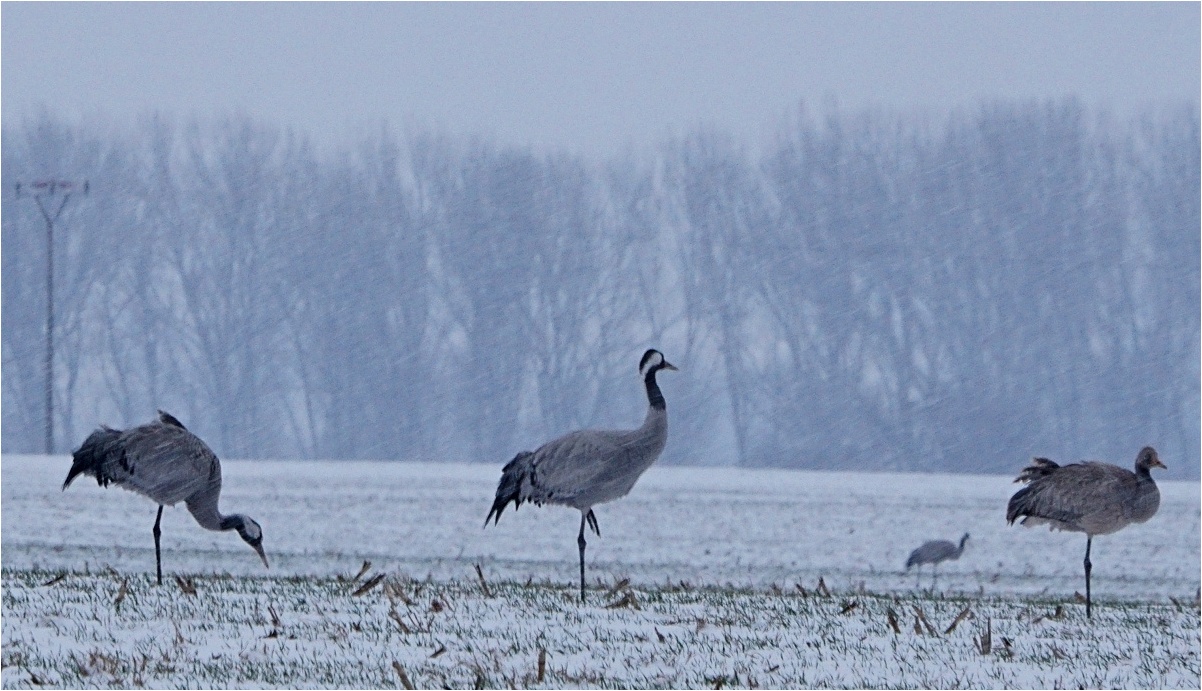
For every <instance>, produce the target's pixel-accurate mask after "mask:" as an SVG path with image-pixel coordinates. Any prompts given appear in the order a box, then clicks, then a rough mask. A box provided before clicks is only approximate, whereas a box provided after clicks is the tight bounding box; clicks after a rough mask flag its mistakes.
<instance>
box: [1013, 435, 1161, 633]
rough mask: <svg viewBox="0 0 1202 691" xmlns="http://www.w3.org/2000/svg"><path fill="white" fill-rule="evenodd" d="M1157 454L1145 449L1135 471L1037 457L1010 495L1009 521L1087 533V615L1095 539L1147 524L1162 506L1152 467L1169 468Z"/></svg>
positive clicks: (1098, 464) (1150, 448) (1087, 613)
mask: <svg viewBox="0 0 1202 691" xmlns="http://www.w3.org/2000/svg"><path fill="white" fill-rule="evenodd" d="M1164 467H1165V465H1164V464H1163V463H1161V462H1160V457H1159V456H1157V454H1156V450H1155V449H1153V448H1152V447H1150V446H1145V447H1144V448H1143V449H1142V450H1141V451H1140V452H1139V456H1137V457H1136V459H1135V472H1132V471H1130V470H1127V469H1125V468H1120V467H1118V466H1116V465H1110V464H1109V463H1097V462H1092V461H1091V462H1083V463H1072V464H1070V465H1066V466H1061V465H1058V464H1056V463H1054V462H1052V461H1050V460H1048V459H1046V458H1036V459H1034V460H1033V461H1032V462H1031V465H1029V466H1027V467H1026V468H1024V469H1023V471H1022V472H1021V473H1020V474H1019V476H1018V478H1016V479H1015V482H1025V483H1027V486H1026V487H1024V488H1022V489H1020V490H1019V491H1017V492H1015V493H1014V496H1012V497H1010V503H1009V504H1008V505H1007V507H1006V522H1007V523H1010V524H1013V523H1014V521H1015V520H1017V519H1019V518H1022V525H1025V526H1028V527H1034V526H1038V525H1047V526H1048V527H1049V529H1051V530H1068V531H1073V532H1079V533H1085V535H1086V540H1085V612H1086V615H1087V616H1092V606H1091V602H1090V583H1089V581H1090V572H1091V571H1092V564H1091V563H1090V561H1089V552H1090V548H1091V547H1092V545H1093V538H1094V536H1095V535H1109V534H1110V533H1114V532H1117V531H1119V530H1122V529H1123V528H1125V527H1127V526H1128V525H1131V524H1132V523H1143V522H1144V521H1147V520H1148V519H1150V518H1151V517H1152V516H1154V515H1156V511H1157V510H1158V509H1159V508H1160V490H1159V489H1158V488H1157V487H1156V482H1155V481H1154V480H1153V479H1152V474H1151V472H1150V471H1151V469H1152V468H1164Z"/></svg>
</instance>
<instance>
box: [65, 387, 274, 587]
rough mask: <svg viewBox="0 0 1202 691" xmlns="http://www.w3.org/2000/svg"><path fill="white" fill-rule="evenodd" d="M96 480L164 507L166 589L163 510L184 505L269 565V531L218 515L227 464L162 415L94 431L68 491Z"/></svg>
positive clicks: (158, 557) (78, 456) (77, 457)
mask: <svg viewBox="0 0 1202 691" xmlns="http://www.w3.org/2000/svg"><path fill="white" fill-rule="evenodd" d="M81 474H83V475H91V476H92V477H95V478H96V484H98V485H100V486H101V487H107V486H108V485H109V483H110V482H112V483H116V484H117V485H118V486H120V487H122V488H124V489H128V490H131V491H134V492H137V493H138V494H141V495H143V496H146V497H149V498H150V499H152V500H153V501H155V502H157V503H158V505H159V514H158V516H157V517H156V518H155V519H154V530H153V531H152V532H153V533H154V561H155V568H156V571H157V573H158V582H159V585H162V584H163V559H162V553H161V551H160V548H159V535H160V534H162V531H160V530H159V523H160V522H161V521H162V520H163V506H165V505H168V504H175V503H177V502H181V501H182V502H184V503H186V504H187V506H188V511H190V512H191V513H192V516H193V517H194V518H195V519H196V522H197V523H199V524H200V525H201V526H202V527H204V528H207V529H209V530H237V531H238V535H240V536H241V537H242V539H243V540H245V541H246V544H248V545H250V546H251V547H253V548H254V550H255V551H256V552H258V554H259V558H261V559H262V560H263V566H267V565H268V564H267V555H266V554H264V553H263V530H262V528H260V527H259V524H258V523H256V522H255V521H254V519H252V518H250V517H249V516H244V515H242V514H233V515H232V516H223V515H222V514H221V512H219V511H218V510H217V499H218V497H219V495H220V494H221V461H219V460H217V456H216V455H215V454H214V453H213V452H212V451H211V450H210V449H209V447H208V445H206V444H205V443H204V442H203V441H201V440H200V438H199V437H197V436H196V435H194V434H192V433H191V432H189V431H188V430H187V429H186V428H185V427H184V426H183V424H181V423H180V421H179V420H177V419H175V418H174V417H173V416H171V415H169V414H167V413H165V412H163V411H161V410H160V411H159V419H158V420H157V421H155V422H151V423H148V424H145V425H141V426H139V427H134V428H133V429H130V430H125V431H122V430H119V429H112V428H110V427H108V426H101V427H100V429H98V430H96V431H95V432H92V434H91V435H90V436H88V438H87V439H86V440H85V441H84V443H83V445H82V446H80V447H79V450H78V451H76V452H75V454H74V456H73V457H72V459H71V470H70V472H68V473H67V479H66V481H65V482H63V489H64V490H66V489H67V485H70V484H71V481H72V480H74V479H75V477H76V476H77V475H81Z"/></svg>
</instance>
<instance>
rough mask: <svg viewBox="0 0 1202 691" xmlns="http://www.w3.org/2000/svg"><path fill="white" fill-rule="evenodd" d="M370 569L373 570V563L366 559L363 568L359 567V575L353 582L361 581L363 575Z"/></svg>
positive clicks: (356, 575)
mask: <svg viewBox="0 0 1202 691" xmlns="http://www.w3.org/2000/svg"><path fill="white" fill-rule="evenodd" d="M370 568H371V562H370V561H368V560H366V559H364V560H363V566H361V567H359V573H357V574H355V576H354V578H352V579H351V582H352V583H354V582H355V581H357V580H359V579H360V578H363V574H365V573H367V570H368V569H370Z"/></svg>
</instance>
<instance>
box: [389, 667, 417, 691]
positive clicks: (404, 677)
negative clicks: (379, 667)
mask: <svg viewBox="0 0 1202 691" xmlns="http://www.w3.org/2000/svg"><path fill="white" fill-rule="evenodd" d="M392 668H393V669H395V670H396V675H397V676H398V677H400V678H401V686H404V687H405V688H406V689H408V690H409V691H413V688H414V686H413V682H412V681H409V675H408V674H405V668H404V667H402V666H401V663H399V662H397V661H396V660H393V661H392Z"/></svg>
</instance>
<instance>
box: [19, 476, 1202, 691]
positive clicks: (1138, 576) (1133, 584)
mask: <svg viewBox="0 0 1202 691" xmlns="http://www.w3.org/2000/svg"><path fill="white" fill-rule="evenodd" d="M69 466H70V460H69V458H66V457H49V458H47V457H41V456H15V455H6V456H4V457H3V458H2V460H0V482H2V486H0V492H2V494H0V513H2V524H0V529H2V540H0V548H2V553H0V555H2V556H0V561H2V565H3V567H4V570H5V572H4V579H3V586H4V611H3V614H4V620H3V639H4V649H5V653H4V668H3V685H4V686H5V687H11V686H26V685H30V684H33V683H35V680H34V676H35V675H39V676H38V677H37V678H38V680H41V681H46V682H48V683H51V684H57V685H69V686H77V685H87V686H120V685H126V684H133V683H144V684H147V685H151V686H154V685H163V686H181V685H190V686H256V685H269V686H379V685H396V684H398V683H399V682H398V679H399V677H398V676H397V675H396V672H395V670H393V669H392V667H391V666H390V664H389V663H390V662H391V660H393V659H395V660H397V661H398V662H400V663H401V665H402V667H403V668H404V669H406V670H407V671H408V673H409V675H410V677H412V681H413V682H414V683H415V684H416V685H418V686H422V685H444V684H446V685H451V686H463V685H472V684H474V683H477V682H481V683H485V684H488V685H492V686H508V685H510V684H511V683H513V684H516V685H520V686H527V685H545V686H550V687H555V686H565V685H566V686H579V685H586V686H592V685H600V686H648V685H649V686H699V685H713V684H714V683H716V682H717V681H719V680H721V678H723V677H724V678H725V681H724V682H723V683H725V684H727V685H737V686H747V685H757V684H758V685H761V686H974V687H981V686H1077V685H1082V684H1083V685H1087V686H1166V687H1193V688H1197V687H1198V685H1199V672H1198V659H1199V638H1198V626H1199V619H1198V613H1197V609H1196V605H1194V604H1193V603H1194V602H1195V596H1196V594H1197V592H1198V588H1199V580H1200V579H1199V568H1200V563H1202V562H1200V557H1199V543H1200V538H1199V516H1200V514H1202V502H1200V499H1199V486H1198V484H1197V483H1161V491H1162V497H1163V499H1162V504H1161V509H1160V512H1159V513H1158V514H1157V515H1156V516H1155V517H1154V518H1153V519H1152V520H1151V521H1149V522H1148V523H1147V524H1144V525H1140V526H1133V527H1131V528H1128V529H1127V530H1125V531H1123V532H1120V533H1118V534H1116V535H1112V536H1105V537H1101V538H1098V539H1097V540H1096V541H1095V544H1094V548H1093V554H1092V559H1093V562H1094V573H1093V593H1094V598H1095V605H1096V609H1095V619H1094V621H1093V622H1092V623H1090V624H1086V622H1085V621H1084V619H1083V613H1082V612H1081V607H1080V606H1079V605H1076V604H1073V603H1072V599H1073V598H1072V596H1073V593H1074V591H1082V592H1083V590H1084V584H1083V575H1082V567H1081V561H1082V558H1083V556H1084V546H1085V545H1084V543H1085V540H1084V537H1083V536H1080V535H1074V534H1065V533H1050V532H1048V531H1046V530H1045V529H1034V530H1032V529H1026V528H1020V527H1017V526H1007V525H1006V523H1005V518H1004V514H1005V504H1006V500H1007V498H1008V497H1009V495H1010V494H1011V493H1012V492H1013V491H1015V490H1016V489H1017V487H1018V486H1017V485H1014V484H1011V483H1010V478H1004V477H990V476H926V475H893V474H888V475H887V474H853V473H801V472H786V471H746V470H737V469H696V468H653V469H652V470H650V471H649V472H648V473H647V475H646V476H645V477H644V478H643V479H642V480H641V481H640V482H639V484H638V485H637V486H636V487H635V489H634V491H633V492H632V493H631V495H630V496H628V497H626V498H624V499H621V500H619V501H617V502H614V503H612V504H609V505H605V506H602V507H600V508H598V510H597V514H598V519H599V522H600V525H601V532H602V537H599V538H598V537H594V536H592V535H591V534H590V536H589V548H588V566H589V575H590V583H594V584H596V583H598V582H604V583H613V582H615V581H617V580H618V579H621V578H629V579H631V582H632V585H633V586H634V588H635V590H634V591H632V595H633V596H634V597H635V599H636V601H638V602H639V603H640V604H641V605H642V609H638V610H636V609H632V608H629V607H623V608H619V609H605V608H604V607H602V606H601V604H603V603H608V602H613V601H616V600H620V599H621V597H622V596H623V594H622V593H615V594H614V595H612V596H610V597H608V598H607V597H605V595H604V593H601V592H597V593H596V594H595V596H594V602H593V603H591V606H589V607H587V608H580V607H579V606H578V605H576V604H575V603H574V601H573V599H572V593H573V590H572V588H571V587H570V586H571V585H572V584H573V583H574V581H575V579H576V578H577V572H576V568H577V567H576V542H575V536H576V530H577V528H578V525H579V514H578V513H577V512H575V511H572V510H568V509H563V508H557V507H542V508H538V507H532V506H525V505H524V506H523V507H522V508H521V509H520V510H519V511H517V512H516V513H514V512H513V511H512V507H511V508H510V509H509V510H508V511H506V513H505V515H504V517H503V518H502V519H501V523H500V525H499V526H495V527H493V526H490V527H489V528H488V529H487V530H485V529H483V528H482V527H481V525H482V523H483V520H484V516H485V514H487V512H488V508H489V506H490V505H491V501H492V496H493V492H494V490H495V486H496V481H497V479H498V478H499V475H500V468H499V464H498V467H488V466H468V465H432V464H403V463H367V462H329V463H318V462H304V461H279V462H236V461H228V462H225V463H224V464H223V468H224V476H225V491H224V492H223V501H222V509H223V510H224V511H227V512H243V513H247V514H249V515H251V516H253V517H254V518H255V519H257V520H258V521H259V522H260V523H261V524H262V526H263V530H264V535H265V537H264V546H265V548H266V550H267V553H268V556H269V558H270V559H271V560H272V568H271V569H270V571H267V570H265V569H263V567H262V564H261V562H259V560H258V559H257V557H256V556H255V554H254V553H253V552H252V551H251V550H250V548H249V547H247V546H246V545H245V544H243V543H242V542H241V540H239V539H238V537H237V535H235V534H232V533H225V534H219V533H210V532H208V531H205V530H203V529H201V528H200V527H198V526H197V525H196V524H195V522H194V521H193V520H192V519H191V516H190V515H189V514H188V513H187V511H186V510H185V509H184V508H183V507H176V508H171V509H168V510H167V511H166V512H165V514H164V518H163V547H164V569H165V571H166V573H167V574H168V578H169V579H170V578H171V575H173V574H177V573H182V574H188V575H199V577H198V578H197V588H198V590H199V591H200V594H199V595H198V596H197V597H195V598H188V597H183V596H181V595H180V591H179V588H178V586H176V585H174V584H171V585H169V586H167V587H165V588H163V589H158V588H154V587H152V586H151V585H150V580H148V575H151V574H153V570H154V552H153V542H152V538H151V535H150V528H151V526H152V524H153V522H154V513H155V507H154V505H153V504H152V503H151V502H149V501H147V500H145V499H144V498H141V497H138V496H136V495H133V494H131V493H128V492H125V491H122V490H119V489H115V488H110V489H107V490H104V489H100V488H98V487H97V486H96V484H95V482H94V481H93V480H91V479H90V478H80V479H79V480H77V481H76V483H75V484H74V485H73V486H72V487H71V488H70V489H68V490H67V491H66V492H62V491H60V489H59V488H60V487H61V484H62V479H63V477H65V475H66V471H67V468H68V467H69ZM963 532H970V533H971V534H972V538H971V539H970V541H969V547H968V550H967V551H966V552H965V554H964V556H963V557H962V558H961V559H960V560H959V561H958V562H952V563H947V564H944V565H943V567H942V568H941V573H940V577H939V581H938V586H937V590H936V591H935V592H934V593H930V592H927V593H923V594H920V595H919V597H920V599H919V600H917V601H914V602H912V601H910V600H909V599H907V598H910V597H912V596H913V595H914V591H915V576H914V574H913V573H910V574H906V573H904V572H903V571H902V569H901V566H902V564H903V563H904V561H905V558H906V556H907V554H908V553H909V551H910V550H911V549H913V548H914V547H916V546H917V545H918V544H919V543H921V542H922V541H923V540H926V539H931V538H944V539H949V540H950V539H956V538H958V537H959V535H960V534H961V533H963ZM364 560H370V561H371V562H372V563H373V568H372V570H371V572H370V574H369V576H370V575H371V574H374V573H382V572H386V573H388V574H389V575H390V577H391V578H390V581H392V582H399V583H406V584H407V585H405V586H404V587H405V588H406V592H409V593H410V595H411V597H412V599H413V602H414V604H412V605H406V604H400V605H397V604H396V603H395V602H394V603H393V606H397V607H398V608H399V609H398V612H399V614H400V615H402V616H406V617H407V616H414V617H417V619H414V620H412V621H410V624H409V629H410V633H408V634H405V633H404V632H403V631H402V630H401V627H400V626H399V625H398V624H396V623H395V621H394V620H393V619H391V618H389V617H388V612H389V609H390V603H389V601H388V599H387V598H386V597H385V596H384V594H383V592H384V590H385V589H384V588H383V587H380V588H377V589H376V590H374V591H373V592H372V593H369V594H368V595H365V596H363V597H361V598H350V597H349V595H348V594H347V591H348V590H349V587H348V586H346V585H345V584H343V583H340V582H338V581H337V580H335V579H333V578H330V577H331V576H336V575H353V574H354V573H355V572H356V571H358V569H359V566H360V565H361V564H362V562H363V561H364ZM477 563H478V564H480V565H481V566H482V567H483V570H484V574H485V577H486V578H487V580H488V581H489V582H490V583H491V584H492V585H493V588H494V593H493V594H494V597H491V598H487V597H484V596H483V594H482V593H481V592H480V588H479V585H478V583H477V580H476V576H475V572H474V565H475V564H477ZM109 567H111V569H112V570H115V573H114V572H113V571H110V570H109ZM927 568H929V567H927ZM60 571H67V572H70V575H68V577H67V578H66V579H64V580H63V581H61V582H59V583H57V584H55V585H52V586H46V587H43V586H41V585H40V584H41V583H42V582H45V581H47V580H50V578H51V577H52V576H53V575H54V574H55V573H58V572H60ZM52 572H53V573H52ZM89 573H90V574H92V575H85V574H89ZM206 574H208V575H209V577H206V576H205V575H206ZM214 574H232V575H234V576H236V577H237V578H234V579H233V580H230V579H221V578H218V579H214V578H213V577H212V575H214ZM244 576H253V577H255V578H251V579H247V578H243V577H244ZM264 576H270V577H271V578H262V577H264ZM295 577H301V578H299V579H298V578H295ZM819 577H822V578H823V580H824V582H825V583H826V584H827V585H828V586H830V588H831V590H833V591H834V595H833V596H832V597H830V598H818V597H814V596H813V595H812V591H813V590H814V587H815V585H816V583H817V581H818V579H819ZM126 578H128V579H129V591H130V595H129V596H128V597H127V598H126V599H125V600H124V601H123V603H122V605H121V606H120V607H115V606H114V605H113V601H114V599H115V598H116V595H117V592H118V588H119V583H120V582H121V581H124V580H125V579H126ZM407 578H413V579H417V580H427V579H430V580H431V581H432V582H431V583H430V584H429V585H426V586H422V587H424V588H425V590H424V592H420V593H418V594H419V595H420V597H418V596H417V595H414V592H415V590H416V589H417V588H418V586H416V585H414V584H413V583H411V582H408V581H406V580H405V579H407ZM529 579H533V582H534V587H532V588H524V587H523V586H522V584H524V583H526V582H527V581H528V580H529ZM545 582H549V583H550V584H551V585H549V586H548V585H543V584H544V583H545ZM681 582H685V583H687V584H689V585H690V586H692V587H691V588H689V589H686V590H683V591H680V590H679V589H674V590H665V586H667V585H672V586H679V584H680V583H681ZM728 584H731V585H734V586H738V587H741V588H742V587H750V588H751V589H752V590H751V591H742V590H734V589H729V588H726V589H723V590H714V589H713V588H714V587H717V586H727V585H728ZM796 584H801V585H802V586H803V587H805V588H806V590H807V591H810V593H811V595H810V596H809V597H801V595H800V593H798V591H797V590H796V589H795V588H794V586H795V585H796ZM922 584H923V587H924V588H926V587H928V586H929V585H930V578H929V575H928V574H924V575H923V579H922ZM699 586H700V587H703V588H704V589H701V590H699V589H697V587H699ZM773 586H779V588H780V592H782V593H785V594H783V595H779V594H775V592H776V591H775V590H774V588H773ZM862 589H866V590H867V592H868V593H869V594H864V593H863V592H861V591H862ZM871 593H880V594H893V596H889V595H882V596H877V595H872V594H871ZM439 598H441V599H442V600H444V601H445V603H446V604H448V605H449V606H448V607H447V608H446V609H445V610H444V611H440V612H431V611H430V607H431V605H432V603H433V601H434V600H435V599H439ZM895 598H901V599H900V600H899V599H895ZM1170 598H1175V599H1176V601H1177V602H1176V603H1174V602H1173V600H1171V599H1170ZM853 600H855V601H856V602H857V606H856V607H854V608H852V609H851V610H849V612H848V613H846V614H841V613H840V612H841V610H842V609H843V607H844V606H846V605H847V604H849V603H850V602H851V601H853ZM915 602H916V603H917V604H918V605H919V606H920V607H923V608H924V610H925V612H926V614H927V615H928V616H929V617H930V619H931V621H932V623H933V624H934V625H935V627H936V628H937V629H939V633H940V634H942V631H943V629H944V628H946V626H947V625H948V624H950V622H951V620H952V619H953V618H954V617H955V615H956V614H957V613H958V612H959V611H961V610H962V609H963V608H964V607H965V606H969V607H970V608H971V610H972V612H973V617H971V618H969V619H968V620H966V621H965V622H964V623H963V624H961V626H960V627H959V628H958V629H957V630H956V631H954V632H952V634H949V635H947V636H943V635H941V636H937V637H932V636H918V635H916V634H914V632H913V626H914V618H915V612H914V610H913V604H915ZM1058 603H1064V604H1065V612H1066V613H1065V616H1064V617H1061V618H1058V619H1046V618H1045V619H1040V617H1041V616H1044V615H1047V614H1050V613H1051V612H1053V611H1054V607H1055V605H1056V604H1058ZM269 605H270V606H273V607H274V609H275V610H276V611H277V613H278V614H279V617H280V619H281V626H280V631H281V635H280V636H277V637H273V638H269V639H265V638H262V637H263V636H266V635H268V634H269V633H270V631H271V630H273V629H275V626H274V625H273V624H271V623H269V621H270V617H268V616H267V614H265V610H266V608H267V607H268V606H269ZM890 607H891V608H893V609H894V610H895V611H896V613H897V614H898V616H899V621H900V626H901V630H902V635H900V636H898V635H895V634H894V633H893V632H892V631H891V630H889V629H888V628H887V624H886V613H885V610H886V609H888V608H890ZM985 619H988V620H990V621H991V622H992V627H993V645H994V650H993V652H992V653H991V654H989V655H981V654H980V653H979V650H978V647H977V646H976V645H975V644H974V642H973V639H974V638H976V637H978V636H980V635H981V634H982V633H983V631H984V626H985V624H984V620H985ZM699 620H704V621H706V622H708V626H704V625H702V626H700V629H701V630H697V629H698V626H699V625H698V621H699ZM172 621H174V622H175V623H174V624H172V623H171V622H172ZM427 621H428V624H427V623H425V622H427ZM356 626H358V629H356V628H355V627H356ZM173 627H178V628H173ZM389 627H391V628H389ZM661 635H662V636H664V638H663V639H662V640H661V639H660V636H661ZM292 636H295V638H290V637H292ZM1002 638H1005V639H1006V640H1007V641H1010V642H1011V643H1012V645H1013V648H1012V649H1008V648H1006V647H1004V646H1003V644H1002V642H1001V639H1002ZM356 642H357V643H356ZM269 645H274V646H275V647H272V648H269V647H267V646H269ZM440 646H445V647H446V648H447V651H448V652H447V653H446V654H444V655H440V656H438V657H434V658H431V657H429V655H430V654H432V653H433V652H435V651H436V650H437V648H438V647H440ZM427 648H428V649H427ZM539 648H545V649H546V650H547V651H548V652H547V656H548V670H549V671H548V673H547V676H546V678H545V679H544V682H542V683H541V684H540V683H539V682H538V681H537V678H536V677H535V676H532V675H534V674H535V658H536V657H537V654H538V652H537V651H538V649H539ZM204 655H207V656H209V658H210V659H209V661H208V662H205V661H204V660H202V659H201V657H198V656H204ZM139 656H140V657H139ZM213 656H216V657H213ZM389 656H391V657H389ZM152 659H153V660H157V661H158V662H150V661H151V660H152ZM185 659H187V660H190V662H189V663H188V664H184V662H183V660H185ZM138 660H141V663H140V664H141V668H140V670H139V663H138ZM163 660H166V662H163ZM198 660H199V662H198ZM222 660H224V662H222ZM235 660H241V661H242V662H239V663H237V664H235ZM367 660H370V661H371V663H370V665H369V666H365V665H367V662H366V661H367ZM1066 660H1067V662H1066ZM339 661H340V662H339ZM202 663H203V664H202ZM346 663H353V664H350V666H349V667H348V666H347V664H346ZM39 665H40V667H39ZM148 665H149V666H148ZM155 665H157V667H155ZM774 667H775V669H773V668H774ZM352 668H353V669H354V670H357V671H356V672H354V673H353V674H352V673H351V672H350V671H348V670H350V669H352ZM155 669H158V670H159V671H158V672H155ZM331 669H337V670H338V671H337V672H334V671H330V670H331ZM39 670H40V671H39ZM323 670H325V671H323ZM348 674H349V675H350V676H347V675H348ZM356 675H357V676H356ZM736 675H738V676H737V678H736Z"/></svg>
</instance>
